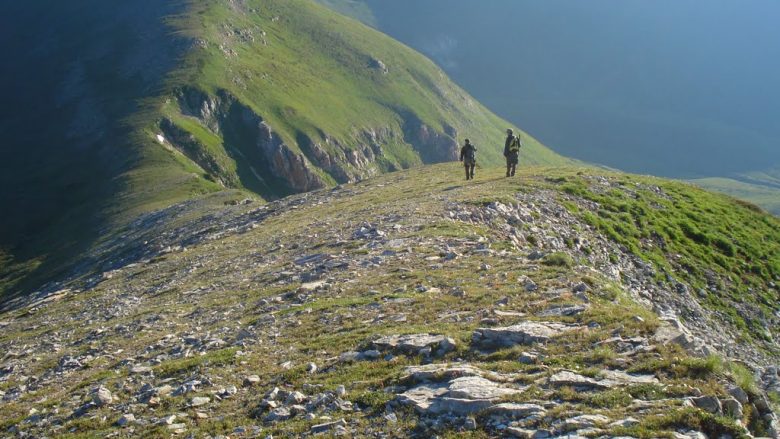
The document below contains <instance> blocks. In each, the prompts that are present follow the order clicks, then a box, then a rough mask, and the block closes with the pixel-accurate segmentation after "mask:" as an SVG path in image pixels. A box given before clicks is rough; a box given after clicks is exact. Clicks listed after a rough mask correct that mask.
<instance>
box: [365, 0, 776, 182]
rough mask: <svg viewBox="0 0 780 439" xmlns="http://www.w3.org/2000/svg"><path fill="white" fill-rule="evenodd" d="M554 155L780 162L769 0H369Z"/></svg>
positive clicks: (708, 163) (672, 169) (695, 171)
mask: <svg viewBox="0 0 780 439" xmlns="http://www.w3.org/2000/svg"><path fill="white" fill-rule="evenodd" d="M368 3H369V5H370V6H371V7H372V10H373V11H374V15H375V16H376V20H377V23H378V26H379V27H380V28H381V29H382V30H383V31H385V32H387V33H388V34H390V35H392V36H394V37H396V38H399V39H400V40H401V41H403V42H405V43H407V44H409V45H411V46H413V47H415V48H417V49H418V50H421V51H422V52H424V53H425V54H426V55H428V56H430V57H432V58H433V59H434V60H435V61H436V62H437V63H439V64H440V65H441V66H442V67H443V68H444V69H445V70H447V72H448V73H449V74H450V75H451V76H452V77H453V78H454V79H455V80H456V81H457V82H459V83H461V85H463V86H465V88H466V89H467V90H469V91H470V92H471V93H472V94H473V95H474V96H475V97H476V98H478V99H480V100H481V101H483V102H484V103H485V104H487V105H488V106H489V107H491V108H492V109H494V110H496V111H497V112H498V113H499V114H500V115H502V116H504V117H506V118H508V119H509V120H511V121H512V122H515V123H517V124H518V125H520V126H521V127H523V128H525V129H527V130H528V131H530V132H531V133H532V134H534V135H536V136H537V137H539V138H540V140H542V141H543V142H545V143H547V144H548V145H550V146H552V147H553V148H555V149H557V150H558V151H559V152H561V153H564V154H566V155H569V156H572V157H576V158H580V159H584V160H588V161H591V162H598V163H602V164H605V165H609V166H613V167H617V168H621V169H624V170H627V171H633V172H643V173H653V174H658V175H665V176H674V177H685V178H694V177H700V176H710V175H731V174H734V173H743V172H748V171H753V170H761V169H768V168H772V167H777V166H778V165H780V122H779V119H780V26H779V25H778V23H780V2H778V1H775V0H749V1H745V0H740V1H737V0H728V1H726V0H711V1H706V2H704V1H701V0H653V1H650V0H646V1H638V0H588V1H581V0H544V1H530V0H489V1H476V0H368Z"/></svg>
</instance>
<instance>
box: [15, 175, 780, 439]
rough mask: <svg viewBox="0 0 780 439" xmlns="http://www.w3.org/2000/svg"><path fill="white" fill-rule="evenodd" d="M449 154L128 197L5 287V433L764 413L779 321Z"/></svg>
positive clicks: (588, 421)
mask: <svg viewBox="0 0 780 439" xmlns="http://www.w3.org/2000/svg"><path fill="white" fill-rule="evenodd" d="M459 171H460V169H459V168H457V167H455V165H442V166H438V167H433V168H426V169H424V170H422V171H409V172H403V173H396V174H391V175H387V176H383V177H380V178H377V179H375V180H370V181H367V182H363V183H359V184H356V185H347V186H341V187H337V188H336V189H333V190H327V191H320V192H314V193H310V194H305V195H299V196H295V197H290V198H286V199H283V200H281V201H277V202H274V203H270V204H260V203H258V202H253V201H252V200H250V199H246V200H245V199H244V197H243V196H241V194H239V193H235V192H232V193H224V194H219V195H215V196H211V197H210V198H207V199H203V200H198V201H191V202H187V203H183V204H180V205H177V206H173V207H171V208H168V209H165V210H162V211H159V212H155V213H153V214H149V215H146V216H144V217H142V218H139V219H138V220H137V221H136V222H135V223H134V224H132V225H131V226H129V227H128V228H127V229H126V230H123V231H122V232H121V233H119V234H118V235H116V236H113V237H108V238H107V239H106V240H105V241H104V242H102V243H101V244H100V246H98V247H97V248H95V250H94V251H93V252H92V253H91V254H89V255H87V256H85V258H84V262H83V264H81V265H80V266H79V267H78V269H77V270H76V271H75V272H74V274H73V276H71V277H70V278H68V279H67V280H63V281H62V282H59V283H57V284H56V285H48V286H46V287H45V288H43V289H42V290H41V291H40V293H39V294H37V295H34V296H33V297H30V298H27V299H25V300H17V301H11V302H7V303H6V310H5V311H4V312H3V313H2V314H0V355H2V358H1V359H0V399H1V400H2V401H1V402H0V436H2V437H139V436H143V437H170V436H180V437H197V438H201V437H262V438H265V437H296V436H317V435H324V436H330V435H336V436H338V435H344V436H348V437H349V436H354V437H405V436H415V437H435V436H438V437H496V436H498V437H519V438H548V437H549V438H551V437H642V438H644V437H670V438H705V437H712V438H727V437H751V436H768V437H778V429H780V424H778V418H777V416H776V415H775V414H774V411H775V410H777V408H778V402H780V375H778V368H777V366H776V365H777V364H778V363H780V361H778V358H780V356H778V354H777V350H776V346H774V344H773V343H774V342H772V341H771V340H772V338H771V337H772V336H774V334H776V332H772V331H773V330H768V334H769V341H765V342H763V344H762V342H761V341H760V340H759V341H756V340H752V339H749V338H747V336H746V335H745V332H744V331H742V330H740V328H737V327H734V326H732V325H729V324H728V323H726V322H725V321H724V320H722V319H721V318H720V316H719V314H718V313H717V312H711V311H710V309H709V308H708V304H707V303H706V302H705V301H703V300H700V298H697V296H696V294H692V293H690V292H689V290H691V289H693V288H691V287H690V285H687V284H686V283H685V282H684V281H682V280H681V279H682V277H680V276H678V275H677V273H675V272H666V273H665V274H664V275H665V279H664V280H661V281H659V276H658V272H659V267H657V266H656V265H654V264H653V263H651V262H648V261H645V260H643V259H642V258H640V257H638V256H637V255H636V254H634V253H633V252H631V251H630V250H629V249H628V248H626V247H625V246H623V245H620V244H618V243H617V242H615V240H614V239H611V238H608V237H607V236H605V234H604V233H602V231H600V230H597V229H596V228H594V227H593V226H591V225H590V224H589V223H587V222H586V221H584V220H583V219H582V216H581V215H578V214H577V212H579V211H594V210H597V209H598V206H595V205H593V201H590V200H588V199H586V198H582V197H578V196H577V195H576V194H573V193H567V192H565V191H561V190H559V188H558V187H557V184H558V183H556V182H555V181H553V180H551V179H550V177H549V174H550V172H548V171H544V172H541V171H539V170H533V171H529V172H526V173H523V175H522V176H520V177H518V178H517V179H516V180H511V181H509V180H506V179H504V178H502V177H501V176H500V173H499V171H494V170H490V171H484V170H483V172H482V175H480V176H478V178H477V180H476V181H474V182H470V183H463V182H460V181H458V180H456V179H455V177H453V175H457V176H460V172H459ZM561 172H563V171H561ZM566 172H569V174H567V175H568V178H572V176H574V175H575V174H574V171H566ZM545 176H546V177H545ZM561 178H563V177H561ZM577 178H581V179H583V181H585V182H586V183H587V184H588V185H590V186H591V187H592V188H593V190H594V191H599V190H603V189H604V188H609V189H619V190H626V191H636V192H639V191H642V192H647V193H652V194H654V195H653V196H655V197H658V198H659V199H662V198H664V197H671V196H672V195H670V194H667V193H666V192H665V189H664V188H663V187H661V186H656V185H654V184H651V183H653V182H650V181H649V180H644V179H639V178H637V179H636V180H634V181H632V182H631V184H630V185H628V186H626V184H625V183H621V184H619V185H618V184H617V179H618V177H616V176H615V175H606V176H600V177H595V176H580V177H577ZM621 178H622V177H621ZM622 179H624V178H622ZM572 206H576V209H573V208H572ZM663 277H664V276H661V278H663ZM770 318H771V317H770ZM769 322H770V323H771V322H772V321H771V320H770V321H769ZM774 331H776V329H774ZM773 346H774V347H773Z"/></svg>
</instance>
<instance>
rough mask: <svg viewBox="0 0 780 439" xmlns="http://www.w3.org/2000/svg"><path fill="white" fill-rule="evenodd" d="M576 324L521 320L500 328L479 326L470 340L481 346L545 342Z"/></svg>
mask: <svg viewBox="0 0 780 439" xmlns="http://www.w3.org/2000/svg"><path fill="white" fill-rule="evenodd" d="M577 328H578V327H577V326H569V325H563V324H560V323H551V322H522V323H518V324H517V325H513V326H507V327H502V328H480V329H477V330H476V331H475V332H474V334H473V335H472V341H474V342H475V343H477V344H479V345H482V346H489V347H510V346H514V345H518V344H524V345H530V344H535V343H546V342H548V341H550V340H551V339H552V338H555V337H557V336H559V335H561V334H564V333H566V332H569V331H572V330H575V329H577Z"/></svg>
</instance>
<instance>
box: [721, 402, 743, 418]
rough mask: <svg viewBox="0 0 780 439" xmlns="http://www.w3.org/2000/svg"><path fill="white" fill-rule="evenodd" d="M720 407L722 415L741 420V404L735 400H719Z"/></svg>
mask: <svg viewBox="0 0 780 439" xmlns="http://www.w3.org/2000/svg"><path fill="white" fill-rule="evenodd" d="M720 404H721V407H722V408H723V414H724V415H727V416H731V417H732V418H734V419H742V417H743V415H744V412H743V410H742V403H740V402H739V401H738V400H737V399H736V398H727V399H724V400H721V402H720Z"/></svg>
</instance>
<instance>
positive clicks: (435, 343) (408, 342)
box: [372, 334, 455, 356]
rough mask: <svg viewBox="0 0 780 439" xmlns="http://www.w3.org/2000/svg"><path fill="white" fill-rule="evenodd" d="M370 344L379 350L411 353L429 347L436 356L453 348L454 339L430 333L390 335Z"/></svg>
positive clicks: (417, 352)
mask: <svg viewBox="0 0 780 439" xmlns="http://www.w3.org/2000/svg"><path fill="white" fill-rule="evenodd" d="M372 345H373V346H374V347H375V348H376V349H377V350H380V351H391V352H394V353H404V354H412V355H417V354H419V353H420V351H422V350H423V349H426V348H430V350H431V351H432V352H435V353H436V355H437V356H442V355H444V354H446V353H448V352H451V351H453V350H455V340H453V339H452V338H449V337H446V336H443V335H431V334H410V335H391V336H387V337H382V338H380V339H378V340H375V341H374V342H373V343H372Z"/></svg>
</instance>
